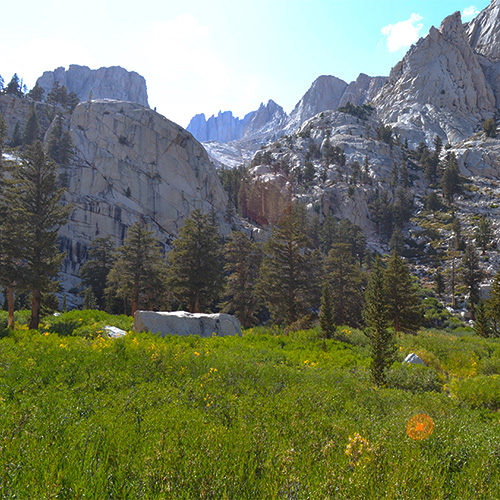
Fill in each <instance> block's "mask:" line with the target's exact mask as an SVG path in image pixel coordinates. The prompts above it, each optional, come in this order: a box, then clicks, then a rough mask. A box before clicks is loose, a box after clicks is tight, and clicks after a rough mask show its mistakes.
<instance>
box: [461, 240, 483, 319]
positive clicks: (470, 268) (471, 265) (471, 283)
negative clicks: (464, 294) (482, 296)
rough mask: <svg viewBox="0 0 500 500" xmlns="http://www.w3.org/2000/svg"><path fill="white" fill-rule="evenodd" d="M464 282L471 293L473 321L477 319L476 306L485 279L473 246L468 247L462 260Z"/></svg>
mask: <svg viewBox="0 0 500 500" xmlns="http://www.w3.org/2000/svg"><path fill="white" fill-rule="evenodd" d="M461 277H462V282H463V284H464V285H465V286H466V287H467V290H468V291H469V299H470V312H471V317H472V320H474V319H476V316H475V310H474V309H475V304H477V303H478V302H479V285H480V283H481V279H482V277H483V272H482V270H481V268H480V267H479V256H478V254H477V252H476V249H475V247H474V246H473V245H472V244H469V245H467V247H466V248H465V254H464V256H463V258H462V272H461Z"/></svg>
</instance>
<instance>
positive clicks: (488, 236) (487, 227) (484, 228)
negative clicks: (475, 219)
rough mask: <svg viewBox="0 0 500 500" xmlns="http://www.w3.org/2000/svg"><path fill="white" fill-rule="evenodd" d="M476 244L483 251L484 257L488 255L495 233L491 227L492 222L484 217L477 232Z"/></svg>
mask: <svg viewBox="0 0 500 500" xmlns="http://www.w3.org/2000/svg"><path fill="white" fill-rule="evenodd" d="M475 236H476V242H477V246H478V247H479V248H480V249H481V251H482V255H484V254H485V253H486V249H487V248H488V246H489V245H490V243H491V242H492V240H493V237H494V232H493V229H492V227H491V221H490V220H489V219H487V218H486V217H485V216H484V215H483V216H482V217H481V219H480V220H479V224H478V225H477V228H476V231H475Z"/></svg>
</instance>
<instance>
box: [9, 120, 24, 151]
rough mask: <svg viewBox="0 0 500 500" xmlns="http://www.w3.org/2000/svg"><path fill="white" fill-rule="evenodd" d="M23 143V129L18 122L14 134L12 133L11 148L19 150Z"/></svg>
mask: <svg viewBox="0 0 500 500" xmlns="http://www.w3.org/2000/svg"><path fill="white" fill-rule="evenodd" d="M22 143H23V137H22V134H21V127H20V126H19V123H17V122H16V125H15V126H14V132H13V133H12V139H11V141H10V146H11V147H13V148H17V147H18V146H20V145H21V144H22Z"/></svg>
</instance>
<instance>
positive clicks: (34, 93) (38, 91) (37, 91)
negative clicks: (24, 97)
mask: <svg viewBox="0 0 500 500" xmlns="http://www.w3.org/2000/svg"><path fill="white" fill-rule="evenodd" d="M44 94H45V90H44V89H43V88H42V87H40V85H38V82H37V83H36V84H35V86H34V87H33V88H32V89H31V90H30V91H29V93H28V97H29V98H30V99H33V100H34V101H39V102H42V101H43V96H44Z"/></svg>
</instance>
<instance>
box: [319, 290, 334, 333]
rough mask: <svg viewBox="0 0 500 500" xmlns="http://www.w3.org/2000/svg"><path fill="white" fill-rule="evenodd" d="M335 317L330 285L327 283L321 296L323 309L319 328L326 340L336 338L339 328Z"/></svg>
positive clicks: (320, 313)
mask: <svg viewBox="0 0 500 500" xmlns="http://www.w3.org/2000/svg"><path fill="white" fill-rule="evenodd" d="M334 316H335V315H334V312H333V304H332V298H331V293H330V285H329V284H328V283H325V284H324V285H323V292H322V294H321V309H320V312H319V326H320V328H321V332H322V335H323V338H325V339H332V338H334V336H335V332H336V330H337V328H336V326H335V317H334Z"/></svg>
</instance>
